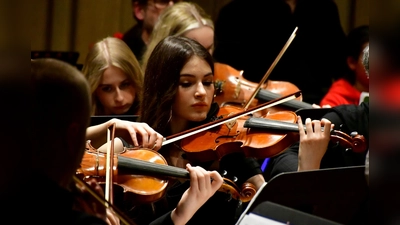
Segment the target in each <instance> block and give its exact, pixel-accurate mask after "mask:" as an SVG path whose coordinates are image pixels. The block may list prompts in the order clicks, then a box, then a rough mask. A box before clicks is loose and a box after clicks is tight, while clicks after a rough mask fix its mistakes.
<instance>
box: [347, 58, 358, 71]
mask: <svg viewBox="0 0 400 225" xmlns="http://www.w3.org/2000/svg"><path fill="white" fill-rule="evenodd" d="M347 66H348V67H349V68H350V69H351V70H353V71H354V70H356V67H357V60H355V59H354V58H353V57H351V56H347Z"/></svg>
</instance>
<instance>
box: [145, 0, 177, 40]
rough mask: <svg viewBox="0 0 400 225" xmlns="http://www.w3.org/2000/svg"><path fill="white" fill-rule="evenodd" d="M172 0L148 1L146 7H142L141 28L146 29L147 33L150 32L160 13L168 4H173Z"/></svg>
mask: <svg viewBox="0 0 400 225" xmlns="http://www.w3.org/2000/svg"><path fill="white" fill-rule="evenodd" d="M174 2H175V1H168V0H150V1H148V3H147V7H146V8H145V9H143V28H144V29H146V30H147V31H148V32H149V33H151V32H152V31H153V28H154V25H155V24H156V22H157V20H158V17H159V16H160V14H161V13H162V12H163V11H164V9H166V8H167V7H168V6H171V5H173V4H174Z"/></svg>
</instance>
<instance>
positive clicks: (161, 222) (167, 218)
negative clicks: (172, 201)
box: [150, 212, 174, 225]
mask: <svg viewBox="0 0 400 225" xmlns="http://www.w3.org/2000/svg"><path fill="white" fill-rule="evenodd" d="M150 225H174V223H173V222H172V219H171V212H168V213H166V214H164V215H162V216H160V217H158V218H157V219H156V220H154V221H153V222H151V223H150Z"/></svg>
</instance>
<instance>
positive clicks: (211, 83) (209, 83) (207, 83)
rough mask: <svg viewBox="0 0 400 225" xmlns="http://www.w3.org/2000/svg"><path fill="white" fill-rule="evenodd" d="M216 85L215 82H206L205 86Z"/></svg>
mask: <svg viewBox="0 0 400 225" xmlns="http://www.w3.org/2000/svg"><path fill="white" fill-rule="evenodd" d="M213 84H214V81H204V82H203V85H204V86H212V85H213Z"/></svg>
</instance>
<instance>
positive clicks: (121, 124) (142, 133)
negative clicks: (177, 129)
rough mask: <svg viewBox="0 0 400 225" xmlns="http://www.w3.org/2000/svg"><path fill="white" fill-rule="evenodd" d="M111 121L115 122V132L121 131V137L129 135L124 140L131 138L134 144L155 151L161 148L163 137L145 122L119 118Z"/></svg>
mask: <svg viewBox="0 0 400 225" xmlns="http://www.w3.org/2000/svg"><path fill="white" fill-rule="evenodd" d="M112 122H115V124H116V132H119V133H121V136H122V137H124V135H125V136H126V135H129V138H127V139H125V140H127V141H128V140H132V143H133V145H134V146H141V147H143V148H149V149H153V150H155V151H157V150H159V149H160V148H161V146H162V142H163V139H164V137H163V136H162V135H161V134H159V133H158V132H156V131H155V130H154V129H153V128H151V127H150V126H149V125H148V124H147V123H141V122H130V121H123V120H119V119H113V120H112ZM121 131H122V132H121ZM124 131H125V132H124ZM126 131H127V132H126Z"/></svg>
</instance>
